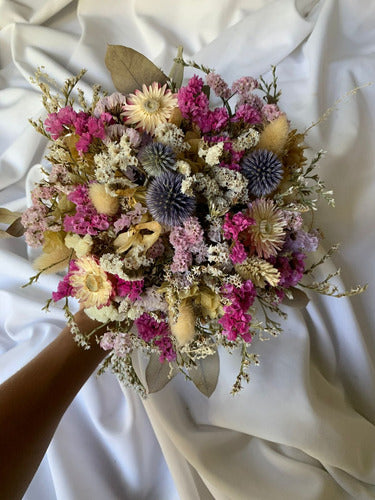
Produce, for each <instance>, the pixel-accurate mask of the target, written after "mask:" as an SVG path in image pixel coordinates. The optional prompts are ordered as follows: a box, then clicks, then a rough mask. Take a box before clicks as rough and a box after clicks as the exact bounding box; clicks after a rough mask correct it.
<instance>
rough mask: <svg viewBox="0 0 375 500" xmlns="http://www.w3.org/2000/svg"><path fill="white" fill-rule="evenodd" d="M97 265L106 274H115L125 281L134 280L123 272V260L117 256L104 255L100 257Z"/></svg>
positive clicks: (111, 254)
mask: <svg viewBox="0 0 375 500" xmlns="http://www.w3.org/2000/svg"><path fill="white" fill-rule="evenodd" d="M99 263H100V267H101V268H102V269H103V270H104V271H105V272H107V273H110V274H117V276H119V277H120V278H122V279H123V280H125V281H132V280H133V279H134V278H131V277H130V276H129V275H128V274H127V272H126V271H125V269H124V262H123V258H122V257H120V256H119V255H116V254H113V253H106V254H104V255H102V256H101V257H100V261H99ZM137 279H139V278H137Z"/></svg>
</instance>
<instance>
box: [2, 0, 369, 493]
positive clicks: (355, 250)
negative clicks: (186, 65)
mask: <svg viewBox="0 0 375 500" xmlns="http://www.w3.org/2000/svg"><path fill="white" fill-rule="evenodd" d="M0 27H1V31H0V169H1V171H0V172H1V175H0V189H1V192H0V206H6V207H8V208H10V209H14V210H22V209H23V208H24V207H25V205H26V191H28V190H29V189H30V184H32V177H29V179H28V180H27V175H28V172H30V169H31V167H32V166H33V165H34V164H36V163H38V162H40V159H41V156H42V154H43V150H44V148H45V142H44V139H43V138H40V137H38V136H37V134H36V133H35V132H34V131H33V130H32V128H31V126H30V125H29V124H28V123H27V118H29V117H34V118H35V117H38V115H39V113H40V112H41V104H40V95H39V94H38V92H37V91H36V90H35V88H33V86H32V85H31V84H30V83H29V77H30V76H31V75H32V74H33V73H34V71H35V69H36V67H37V66H40V65H44V66H45V67H46V69H47V71H48V73H49V74H50V75H51V76H53V77H54V78H55V79H56V80H57V81H58V82H63V80H64V79H65V78H66V76H68V75H70V74H72V73H75V72H77V71H78V70H79V69H80V68H81V67H86V68H87V69H88V73H87V75H86V77H85V82H86V83H87V84H92V83H95V82H100V83H102V84H103V85H104V87H106V88H108V89H109V90H112V89H113V87H112V84H111V81H110V77H109V75H108V74H107V71H106V69H105V66H104V62H103V61H104V55H105V51H106V44H107V43H113V44H123V45H129V46H132V47H134V48H136V49H137V50H139V51H140V52H143V53H144V54H145V55H147V56H148V57H149V58H150V59H151V60H153V61H154V62H155V63H157V64H158V65H159V66H161V67H163V68H164V69H165V70H166V71H168V70H169V67H170V65H171V61H172V59H173V57H174V55H175V51H176V47H177V45H179V44H182V45H183V46H184V48H185V54H186V56H187V57H191V58H194V59H196V60H198V61H199V62H202V63H204V64H206V65H208V66H213V67H216V68H217V70H218V72H220V73H222V75H223V76H224V77H225V78H226V79H227V80H228V81H229V82H230V81H232V80H233V79H235V78H236V77H239V76H243V75H248V74H250V75H253V76H258V75H259V74H260V73H263V74H266V72H267V71H268V70H269V68H270V65H271V64H277V66H278V75H279V81H280V85H281V87H282V89H283V96H282V100H281V106H282V107H283V108H284V109H285V110H286V111H287V112H288V115H289V118H290V119H291V120H292V121H293V122H294V124H295V125H297V126H298V127H299V128H301V129H303V128H305V126H306V125H309V124H310V123H311V122H313V121H315V120H317V119H318V118H319V116H321V115H322V114H323V112H324V111H325V110H326V109H327V108H328V107H329V106H330V105H331V104H332V103H333V102H334V101H335V100H336V99H337V98H338V97H340V96H342V95H343V94H345V93H346V92H347V91H349V90H350V89H352V88H354V87H356V86H357V85H362V84H364V83H366V82H368V81H373V82H375V50H374V46H375V4H374V3H373V2H372V0H320V1H319V0H295V1H293V0H205V1H202V0H200V1H198V0H180V1H179V2H174V1H172V0H159V1H158V2H154V1H151V0H142V2H136V1H135V0H128V1H126V2H125V1H123V2H119V1H118V0H106V1H105V2H99V1H96V0H79V1H78V2H77V1H69V0H48V1H46V0H24V1H23V2H22V1H18V2H13V1H10V0H2V1H1V0H0ZM374 89H375V88H374V87H367V88H364V89H363V90H361V91H359V92H358V94H357V95H356V96H355V97H352V98H351V99H346V100H345V102H344V103H342V104H340V106H339V107H338V109H337V110H336V111H334V112H333V113H332V115H331V116H330V118H329V119H328V120H327V121H326V122H324V123H321V124H319V125H318V126H317V127H315V128H314V129H312V130H311V132H310V133H309V136H308V142H309V144H310V145H311V146H312V147H314V148H316V149H319V148H323V149H325V150H327V151H328V152H329V153H328V155H327V158H326V160H325V161H324V162H323V163H322V167H321V171H320V173H321V176H322V177H323V178H324V179H325V181H326V183H327V184H328V185H329V186H332V187H334V190H335V198H336V209H335V210H333V209H330V208H328V207H327V206H325V205H322V207H321V210H320V212H319V214H318V219H317V222H318V224H319V225H320V226H321V228H322V229H323V231H324V233H325V234H326V241H327V242H326V245H327V247H328V246H329V245H330V244H332V243H334V242H336V241H341V242H342V243H343V245H342V248H341V252H340V254H339V255H338V256H336V257H335V258H334V262H332V263H330V264H329V265H328V266H327V268H326V270H330V269H331V268H335V267H338V266H340V267H342V268H343V280H344V283H345V285H346V286H347V287H348V286H350V285H351V284H354V283H357V282H359V283H364V282H367V281H369V282H370V286H369V289H368V291H367V292H366V294H364V295H362V296H360V297H355V298H353V299H351V300H347V299H340V300H338V299H334V298H326V297H320V296H318V297H317V296H312V297H311V298H312V300H311V302H310V303H309V305H308V307H307V309H306V310H305V311H302V312H301V311H293V310H291V311H289V319H288V321H287V322H286V323H285V325H284V328H285V333H284V334H282V335H281V336H280V337H279V338H278V339H275V340H270V341H269V342H263V343H260V342H258V343H257V344H256V345H255V346H254V350H255V351H257V352H259V353H260V355H261V366H260V367H258V368H254V369H252V372H251V375H252V380H251V383H250V384H249V386H247V387H246V388H245V389H244V390H243V391H242V393H241V394H240V396H238V397H235V398H232V397H231V396H229V391H230V387H231V385H232V383H233V380H234V377H235V374H236V369H237V366H238V359H237V358H236V356H233V357H230V356H227V355H223V356H222V358H221V374H220V379H219V384H218V388H217V390H216V391H215V393H214V394H213V396H212V397H211V398H210V399H209V400H207V399H205V398H204V397H203V396H201V395H200V393H198V391H197V390H196V389H195V388H194V387H192V386H190V385H189V384H187V383H186V382H185V381H184V380H183V379H182V378H180V377H176V379H174V380H173V381H172V382H171V383H170V384H169V385H168V387H167V388H166V389H165V390H163V391H162V392H160V393H158V394H156V395H153V396H151V397H149V398H148V399H147V400H146V401H145V402H143V401H141V400H139V399H138V397H136V396H134V395H133V394H132V393H131V392H129V391H128V390H124V391H123V392H122V391H121V388H120V386H119V385H118V383H117V381H116V379H115V378H114V377H113V376H112V375H111V374H106V375H104V376H102V377H101V378H97V377H95V376H93V377H91V379H90V380H89V381H88V382H87V384H86V385H85V386H84V388H83V389H82V390H81V392H80V393H79V395H78V396H77V398H76V399H75V401H74V403H73V404H72V405H71V407H70V408H69V410H68V411H67V413H66V414H65V416H64V418H63V420H62V422H61V424H60V426H59V428H58V430H57V432H56V435H55V437H54V439H53V441H52V444H51V445H50V448H49V450H48V452H47V455H46V457H45V459H44V460H43V462H42V465H41V467H40V469H39V471H38V473H37V474H36V476H35V478H34V480H33V482H32V483H31V485H30V488H29V490H28V492H27V493H26V495H25V499H26V500H53V499H58V500H76V499H78V500H86V499H87V500H88V499H91V498H97V499H106V500H112V499H113V500H115V499H122V498H124V499H125V498H126V499H136V500H138V499H145V500H146V499H150V500H151V499H155V500H176V499H179V498H180V499H182V500H194V499H204V500H205V499H212V498H215V499H219V500H224V499H225V500H228V499H230V500H237V499H261V500H273V499H274V498H280V499H288V500H294V499H295V500H300V499H302V500H305V499H306V500H307V499H314V500H316V499H322V500H325V499H328V500H331V499H333V500H335V499H349V498H355V499H365V500H367V499H370V498H375V427H374V424H375V411H374V410H375V399H374V389H375V387H374V385H375V377H374V358H375V356H374V346H375V339H374V334H373V331H374V319H375V318H374V308H373V303H374V298H375V297H374V285H373V279H374V267H375V264H374V259H373V258H372V249H373V245H374V242H375V241H374V238H375V237H374V231H373V227H374V224H373V212H374V203H373V201H374V199H375V169H374V161H375V147H374V141H373V135H374V129H375V127H374V121H375V99H374V97H375V90H374ZM0 263H1V273H0V274H1V278H0V280H1V281H0V283H1V287H0V311H1V315H0V317H1V319H2V324H1V330H0V353H1V360H0V380H4V379H6V378H7V377H8V376H9V375H10V374H11V373H13V372H14V371H16V370H17V369H18V368H19V367H21V366H22V365H24V364H25V363H26V362H27V361H28V360H29V359H31V358H32V357H33V356H34V355H35V354H36V353H37V352H39V351H40V350H41V349H42V348H43V347H44V346H45V345H46V344H47V343H48V342H50V341H51V340H52V339H53V338H54V337H55V335H56V334H57V333H58V331H59V330H60V329H61V328H62V326H63V324H64V318H63V314H62V312H61V311H60V310H58V309H57V308H56V309H54V310H53V312H51V313H50V314H48V315H46V314H45V313H43V312H41V311H40V308H41V307H42V306H43V305H44V302H45V300H46V299H47V298H48V296H49V294H50V293H51V291H52V290H53V289H55V288H56V285H57V281H58V280H57V278H56V277H51V276H50V277H46V278H43V279H41V280H40V283H39V285H38V286H34V287H31V288H26V289H21V288H20V285H22V284H23V283H25V282H26V281H27V280H28V277H29V276H30V275H31V273H32V270H31V267H30V263H29V261H28V258H27V251H26V248H25V244H24V242H23V241H22V240H20V241H16V240H6V241H1V242H0Z"/></svg>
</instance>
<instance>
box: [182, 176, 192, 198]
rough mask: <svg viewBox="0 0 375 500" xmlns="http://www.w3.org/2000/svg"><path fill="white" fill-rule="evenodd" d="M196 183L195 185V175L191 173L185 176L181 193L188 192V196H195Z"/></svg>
mask: <svg viewBox="0 0 375 500" xmlns="http://www.w3.org/2000/svg"><path fill="white" fill-rule="evenodd" d="M194 185H195V176H194V175H191V176H190V175H189V176H187V177H185V179H183V180H182V182H181V193H183V194H186V196H194V189H193V188H194Z"/></svg>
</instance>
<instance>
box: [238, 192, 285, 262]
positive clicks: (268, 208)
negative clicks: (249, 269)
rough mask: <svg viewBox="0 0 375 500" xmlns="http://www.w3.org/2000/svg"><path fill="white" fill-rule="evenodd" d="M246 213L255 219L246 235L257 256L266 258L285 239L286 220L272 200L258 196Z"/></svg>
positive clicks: (276, 249)
mask: <svg viewBox="0 0 375 500" xmlns="http://www.w3.org/2000/svg"><path fill="white" fill-rule="evenodd" d="M248 215H249V217H251V218H252V219H254V220H255V224H254V225H252V226H250V227H249V229H248V234H247V235H246V236H248V238H249V240H250V243H251V245H252V246H253V247H255V249H256V253H257V254H258V256H259V257H263V258H265V259H268V257H271V256H272V255H276V254H277V252H278V251H279V250H280V249H281V247H282V246H283V243H284V240H285V231H284V228H285V226H286V221H285V219H284V217H283V214H282V212H281V210H279V209H277V208H276V207H275V205H274V203H273V201H272V200H267V199H265V198H259V199H257V200H255V201H253V203H252V204H251V206H250V208H249V213H248Z"/></svg>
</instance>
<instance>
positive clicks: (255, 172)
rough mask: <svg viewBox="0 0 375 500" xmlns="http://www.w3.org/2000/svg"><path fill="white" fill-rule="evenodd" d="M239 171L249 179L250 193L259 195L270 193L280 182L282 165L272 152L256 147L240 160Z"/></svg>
mask: <svg viewBox="0 0 375 500" xmlns="http://www.w3.org/2000/svg"><path fill="white" fill-rule="evenodd" d="M241 173H242V174H243V175H244V176H245V177H246V178H247V179H248V181H249V185H248V187H249V191H250V193H252V194H253V195H254V196H257V197H260V196H265V195H266V194H269V193H271V192H272V191H273V190H274V189H276V188H277V186H278V185H279V184H280V181H281V179H282V177H283V166H282V164H281V162H280V160H279V159H278V157H277V156H276V155H275V154H274V153H272V152H271V151H267V150H266V149H258V150H256V151H253V152H252V153H251V154H250V155H248V156H245V158H244V159H243V160H242V162H241Z"/></svg>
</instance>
